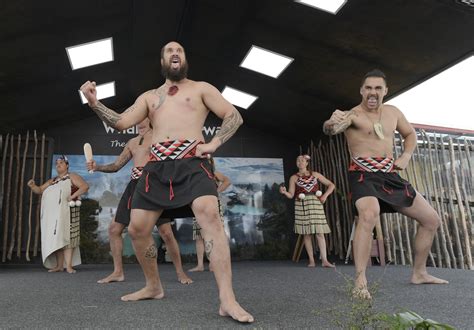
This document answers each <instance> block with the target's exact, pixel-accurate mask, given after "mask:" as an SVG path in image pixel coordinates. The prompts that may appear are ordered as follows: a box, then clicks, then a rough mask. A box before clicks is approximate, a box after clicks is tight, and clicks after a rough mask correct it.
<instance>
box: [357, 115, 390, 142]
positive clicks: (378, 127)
mask: <svg viewBox="0 0 474 330" xmlns="http://www.w3.org/2000/svg"><path fill="white" fill-rule="evenodd" d="M362 112H363V113H364V115H365V116H366V117H367V118H368V119H369V120H370V121H371V122H372V126H373V127H374V132H375V135H377V136H378V138H379V139H380V140H383V139H385V136H384V135H383V126H382V123H381V121H382V109H380V117H379V121H378V122H376V123H374V121H373V120H372V119H370V117H369V115H367V114H366V113H365V110H362Z"/></svg>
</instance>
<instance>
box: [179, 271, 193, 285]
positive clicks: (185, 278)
mask: <svg viewBox="0 0 474 330" xmlns="http://www.w3.org/2000/svg"><path fill="white" fill-rule="evenodd" d="M178 282H179V283H181V284H191V283H193V280H192V279H191V278H190V277H189V276H188V275H186V274H185V273H182V274H178Z"/></svg>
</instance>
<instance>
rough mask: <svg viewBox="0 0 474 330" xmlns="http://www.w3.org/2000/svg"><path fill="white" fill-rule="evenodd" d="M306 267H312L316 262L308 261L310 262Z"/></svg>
mask: <svg viewBox="0 0 474 330" xmlns="http://www.w3.org/2000/svg"><path fill="white" fill-rule="evenodd" d="M308 267H309V268H314V267H316V263H315V262H310V263H309V264H308Z"/></svg>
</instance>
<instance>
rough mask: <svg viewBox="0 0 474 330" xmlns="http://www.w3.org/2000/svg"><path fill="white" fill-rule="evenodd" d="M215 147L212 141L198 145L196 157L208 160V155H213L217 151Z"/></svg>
mask: <svg viewBox="0 0 474 330" xmlns="http://www.w3.org/2000/svg"><path fill="white" fill-rule="evenodd" d="M217 147H218V146H217V145H216V143H215V142H214V140H212V141H211V142H209V143H203V144H198V145H197V147H196V157H200V158H209V157H210V156H208V155H211V154H213V153H214V152H215V151H216V150H217Z"/></svg>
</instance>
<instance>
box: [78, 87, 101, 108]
mask: <svg viewBox="0 0 474 330" xmlns="http://www.w3.org/2000/svg"><path fill="white" fill-rule="evenodd" d="M95 85H96V84H95V81H86V82H85V83H84V84H83V85H82V86H81V89H80V90H81V92H82V94H83V95H84V97H85V98H86V100H87V102H88V103H89V106H91V107H93V106H95V105H96V104H97V90H96V88H95Z"/></svg>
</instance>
